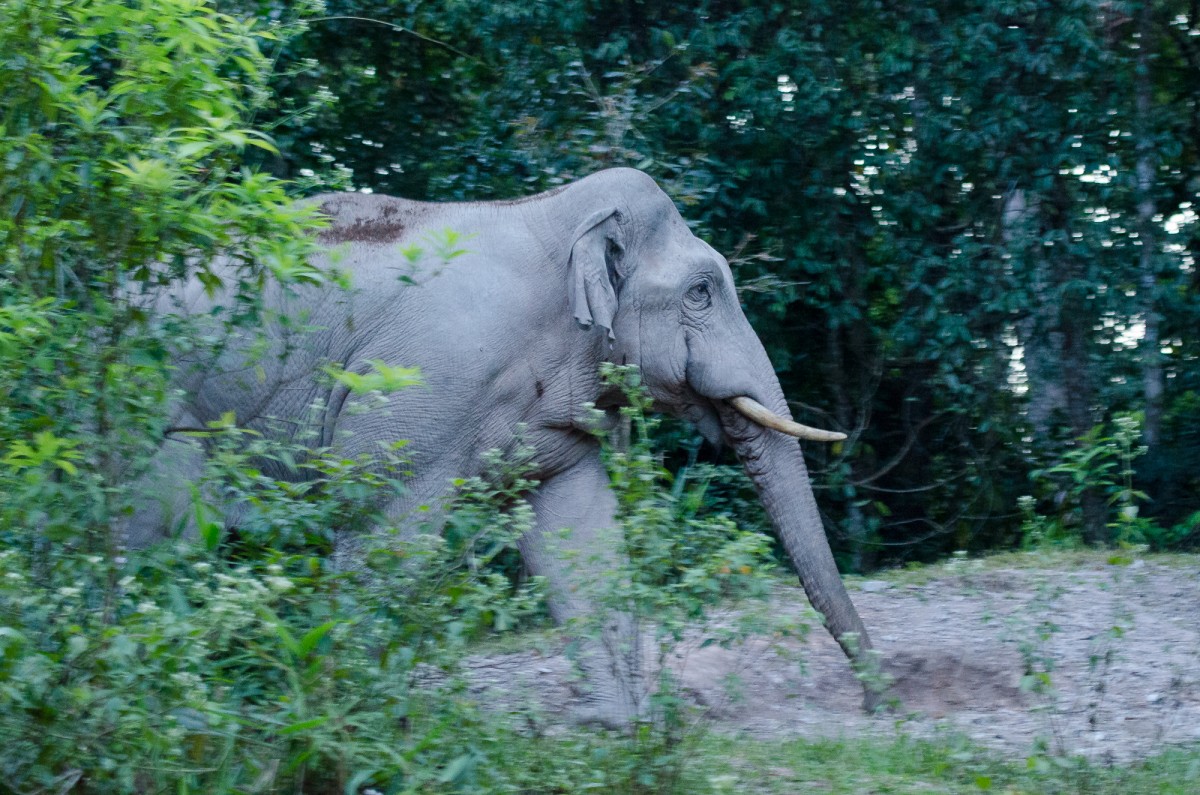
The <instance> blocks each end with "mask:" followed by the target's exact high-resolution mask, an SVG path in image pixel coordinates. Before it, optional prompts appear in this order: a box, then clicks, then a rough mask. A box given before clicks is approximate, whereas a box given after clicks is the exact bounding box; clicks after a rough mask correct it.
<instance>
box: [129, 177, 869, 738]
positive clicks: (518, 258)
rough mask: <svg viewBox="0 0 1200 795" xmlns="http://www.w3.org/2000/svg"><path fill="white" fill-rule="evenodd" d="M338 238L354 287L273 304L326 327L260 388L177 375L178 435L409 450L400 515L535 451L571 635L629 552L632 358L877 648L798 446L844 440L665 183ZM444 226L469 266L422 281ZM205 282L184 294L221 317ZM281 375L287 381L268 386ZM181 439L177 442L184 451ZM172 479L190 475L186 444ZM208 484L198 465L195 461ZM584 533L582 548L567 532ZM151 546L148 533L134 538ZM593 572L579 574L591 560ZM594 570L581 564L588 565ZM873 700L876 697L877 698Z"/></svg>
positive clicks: (616, 712) (330, 209)
mask: <svg viewBox="0 0 1200 795" xmlns="http://www.w3.org/2000/svg"><path fill="white" fill-rule="evenodd" d="M313 201H315V202H317V203H318V205H319V207H320V210H321V212H322V213H324V214H325V215H327V216H328V217H329V219H330V225H329V226H328V227H327V228H326V229H325V230H323V232H322V233H321V241H322V242H323V243H324V244H326V245H327V247H328V249H327V250H328V252H329V258H328V259H327V261H326V262H324V263H319V264H325V265H336V267H338V268H341V269H343V270H345V271H347V272H349V274H350V275H351V280H352V285H353V287H352V289H351V290H349V291H346V290H341V289H336V288H332V287H326V288H320V287H304V288H299V289H296V290H292V291H289V292H285V291H283V290H281V289H279V288H271V289H270V291H269V293H268V296H267V301H268V305H270V306H271V308H272V309H274V310H276V311H279V312H281V313H284V314H287V315H289V316H292V317H299V318H301V319H302V320H303V322H304V324H305V325H307V326H308V327H309V328H310V329H311V330H310V331H308V332H307V333H306V334H304V335H303V337H302V338H300V339H299V341H297V340H296V339H293V338H292V337H291V336H289V335H287V334H284V333H283V332H281V331H279V330H277V329H272V330H270V331H269V332H268V333H269V334H270V335H271V338H272V344H273V346H274V350H272V351H271V352H270V354H269V355H268V356H267V357H265V358H263V359H262V360H261V362H262V363H264V364H265V363H268V362H269V363H270V364H269V365H266V367H267V372H266V376H265V377H263V374H262V371H259V373H258V375H257V377H248V376H247V369H246V368H245V366H244V362H242V361H240V359H239V358H238V357H239V354H238V353H236V352H231V353H229V354H227V355H226V358H225V359H224V360H222V361H221V362H220V365H219V366H216V367H207V368H204V370H203V371H201V372H188V371H187V368H182V367H181V368H180V369H181V388H182V390H183V392H184V394H185V395H186V397H185V398H184V402H183V405H181V406H180V412H179V416H178V419H177V423H178V424H181V425H195V426H203V424H204V423H206V422H210V421H213V420H216V419H218V418H219V417H221V416H222V415H223V414H225V413H226V412H230V411H232V412H235V414H236V417H237V419H238V422H239V424H240V425H249V426H250V427H259V428H266V427H267V423H266V418H287V419H289V420H291V421H292V422H291V424H282V425H281V424H279V423H274V424H273V425H272V427H274V428H275V431H274V433H276V434H278V433H280V431H279V428H281V427H282V428H292V429H295V432H296V433H297V434H298V433H300V431H301V430H302V428H301V423H300V422H299V420H300V418H301V417H304V416H305V415H306V410H307V408H308V407H309V406H312V405H314V404H316V405H323V406H325V409H324V415H323V417H322V418H321V419H320V420H319V421H317V422H316V423H315V426H317V427H312V428H309V429H308V430H310V431H312V432H313V433H312V434H311V436H313V437H315V438H316V440H317V443H319V444H322V445H334V446H336V447H337V448H338V449H339V452H343V453H344V454H345V455H347V456H357V455H360V454H364V453H370V452H372V451H374V450H377V449H378V444H379V443H380V442H389V441H393V440H397V439H408V440H411V442H410V445H409V446H408V447H407V448H406V453H409V454H410V456H411V460H412V471H413V473H414V474H413V475H412V477H411V479H410V482H409V483H408V484H407V485H408V488H407V491H406V492H405V494H404V495H403V496H402V497H398V498H396V499H395V501H394V502H393V503H392V504H390V505H389V506H387V511H388V515H389V516H392V517H395V518H397V519H399V520H401V521H403V517H405V516H406V515H409V514H410V512H411V511H413V510H414V509H415V508H416V507H417V506H420V505H427V504H436V503H437V502H438V501H439V500H440V499H441V498H442V497H444V496H445V495H446V493H447V492H448V490H449V489H450V482H451V480H452V479H453V478H457V477H465V476H470V475H474V474H479V471H480V468H481V455H482V454H483V453H484V452H485V451H487V450H489V449H492V448H502V449H504V448H508V447H511V445H512V444H513V439H514V433H515V432H516V429H517V428H518V426H523V427H524V431H523V436H522V439H523V441H524V442H525V443H526V444H528V445H531V446H532V447H533V448H534V450H535V451H536V452H535V455H534V460H536V462H537V463H538V467H539V469H538V471H537V473H536V477H537V479H538V481H539V485H538V487H537V488H536V490H535V491H534V492H533V493H531V494H530V495H529V499H530V502H531V504H532V506H533V509H534V512H535V515H536V527H535V529H534V530H533V532H531V533H529V534H527V535H526V536H525V537H524V538H522V539H521V541H520V548H521V553H522V556H523V558H524V562H525V565H526V566H527V568H528V569H529V570H530V572H531V573H533V574H535V575H541V576H543V577H545V578H546V581H547V584H548V592H549V597H548V598H549V609H550V612H551V614H552V616H553V618H554V619H555V620H556V621H558V622H565V621H568V620H569V619H572V618H576V617H583V616H586V615H588V614H589V611H590V610H591V609H592V608H591V605H590V604H589V600H588V599H587V598H586V597H585V596H583V595H582V591H581V589H580V588H579V586H580V585H581V584H582V583H583V582H584V581H586V580H588V579H592V578H593V575H594V574H596V573H598V572H591V573H589V571H587V567H588V566H591V567H604V566H605V563H604V561H605V559H606V557H607V559H608V560H609V561H610V562H611V561H612V560H613V556H614V555H615V554H617V553H616V551H615V549H613V547H614V544H613V542H612V533H611V532H606V530H607V529H609V528H612V527H613V526H614V525H615V521H614V514H615V510H616V500H615V499H614V497H613V495H612V493H611V492H610V490H609V483H608V477H607V475H606V473H605V470H604V468H603V467H602V465H601V461H600V455H599V449H598V445H597V441H596V439H595V437H594V435H593V434H592V433H591V432H590V431H589V429H588V427H587V423H588V422H589V421H592V420H589V416H594V415H590V414H589V413H588V412H587V410H586V409H585V405H586V404H593V405H595V406H597V407H599V408H602V409H605V408H607V409H609V410H612V409H613V407H615V406H616V405H617V404H618V403H619V402H620V400H621V395H620V394H618V393H617V391H616V390H613V389H612V388H611V387H606V385H605V384H604V383H603V382H602V380H601V378H600V377H599V373H598V371H599V366H600V364H601V362H604V361H610V362H615V363H618V364H626V363H631V364H636V365H638V366H639V367H640V369H641V373H642V379H643V382H644V383H645V385H646V387H647V388H648V390H649V392H650V394H651V395H652V396H653V398H654V400H655V405H656V408H661V409H662V410H664V411H666V412H669V413H672V414H675V415H677V416H682V417H684V418H686V419H688V420H691V421H692V422H694V423H695V424H696V425H697V426H698V428H699V429H700V431H701V432H702V433H703V434H704V435H705V436H706V437H707V438H709V439H710V440H712V441H722V440H723V441H724V442H726V443H728V444H730V445H731V446H732V447H733V449H734V450H735V451H736V452H737V455H738V456H739V458H740V459H741V461H742V462H743V464H744V466H745V468H746V470H747V472H748V473H749V475H750V477H751V478H752V480H753V481H754V484H755V486H756V488H757V490H758V493H759V495H760V498H761V499H762V503H763V505H764V506H765V508H766V511H767V513H768V515H769V516H770V518H771V521H772V522H773V524H774V526H775V528H776V529H777V531H778V533H779V537H780V539H781V541H782V544H783V546H784V548H785V549H786V551H787V554H788V555H789V556H790V558H791V560H792V563H793V564H794V566H795V568H796V571H797V573H798V574H799V577H800V581H801V583H802V584H803V586H804V590H805V591H806V593H807V594H808V597H809V599H810V601H811V602H812V604H813V607H815V608H816V610H817V611H819V612H820V613H821V615H822V616H823V620H824V624H825V626H826V627H827V628H828V630H829V631H830V633H832V635H833V636H834V637H835V638H836V639H837V641H838V642H839V644H841V646H842V648H843V649H844V650H845V652H846V653H847V655H848V656H849V657H850V658H851V660H852V661H854V662H855V663H856V666H857V667H859V668H861V667H863V666H866V665H869V664H870V660H871V642H870V639H869V638H868V635H867V632H866V630H865V629H864V627H863V624H862V621H861V620H860V619H859V616H858V613H857V612H856V610H855V608H854V605H853V604H852V603H851V601H850V598H849V596H848V595H847V593H846V590H845V588H844V586H843V584H842V581H841V578H840V577H839V575H838V571H837V568H836V566H835V564H834V560H833V556H832V555H831V553H830V549H829V544H828V542H827V540H826V538H825V533H824V529H823V528H822V525H821V519H820V515H819V513H818V511H817V506H816V502H815V501H814V499H813V492H812V488H811V486H810V483H809V477H808V473H807V470H806V468H805V464H804V458H803V455H802V453H801V449H800V446H799V444H798V443H797V440H796V438H793V437H794V436H799V437H807V438H814V439H818V440H820V439H824V440H831V439H834V438H841V437H840V435H837V434H824V433H822V432H819V431H815V430H814V429H806V428H804V426H799V425H796V424H795V423H792V422H791V414H790V411H789V409H788V404H787V402H786V400H785V399H784V395H783V392H782V390H781V388H780V385H779V381H778V379H777V378H776V376H775V373H774V370H773V368H772V366H771V362H770V361H769V359H768V358H767V354H766V352H765V351H764V349H763V346H762V344H761V343H760V341H759V339H758V337H757V336H756V335H755V333H754V331H753V329H752V328H751V327H750V324H749V322H748V321H747V320H746V317H745V315H744V314H743V313H742V310H741V307H740V305H739V301H738V296H737V293H736V291H735V288H734V281H733V276H732V273H731V271H730V269H729V265H728V263H727V262H726V261H725V259H724V258H723V257H722V256H721V255H720V254H719V253H717V252H716V251H715V250H714V249H713V248H712V247H711V246H709V245H708V244H707V243H705V242H704V241H702V240H700V239H699V238H697V237H696V236H695V235H693V234H692V232H691V231H690V230H689V229H688V227H687V225H686V223H685V222H684V220H683V219H682V218H681V217H680V215H679V212H678V211H677V210H676V208H675V205H674V203H673V202H672V201H671V199H670V198H669V197H668V196H667V195H666V194H665V193H664V192H663V191H662V190H661V189H660V188H659V187H658V185H657V184H656V183H655V182H654V180H653V179H652V178H650V177H649V176H647V175H645V174H643V173H642V172H640V171H636V170H633V169H624V168H621V169H612V170H607V171H602V172H599V173H596V174H593V175H591V176H589V177H586V178H584V179H581V180H579V181H577V182H574V183H571V184H568V185H566V186H563V187H560V188H557V189H555V190H552V191H549V192H547V193H543V194H540V195H537V196H533V197H530V198H527V199H522V200H518V201H507V202H503V201H502V202H482V203H467V204H433V203H422V202H415V201H408V200H404V199H398V198H391V197H387V196H381V195H368V194H361V193H352V194H337V195H326V196H321V197H317V198H316V199H314V200H313ZM446 229H450V230H454V231H455V232H457V233H459V234H460V235H463V236H464V237H463V241H464V242H463V243H462V244H461V247H462V248H464V249H466V250H467V253H465V254H463V255H462V256H460V257H458V258H456V259H454V260H453V261H452V262H450V263H441V264H440V265H439V266H438V267H437V268H436V271H431V272H429V273H418V274H417V275H416V277H417V281H419V282H421V284H420V286H417V287H413V286H411V285H406V284H405V283H404V281H403V280H401V279H400V278H398V277H399V276H400V275H402V274H404V273H405V261H404V258H403V257H402V256H401V254H400V251H401V249H402V248H404V247H405V246H410V245H414V244H417V245H420V244H421V242H422V241H428V240H429V238H430V236H431V235H436V234H438V233H440V232H442V231H443V230H446ZM213 301H214V299H212V298H211V297H208V296H206V295H205V294H204V291H203V290H201V289H200V288H199V287H198V285H189V286H188V287H186V288H184V289H183V290H181V291H178V292H177V293H176V294H175V295H173V296H172V302H173V303H174V304H175V305H177V306H183V307H184V308H185V311H188V312H208V311H210V310H211V309H212V306H213ZM370 360H383V361H384V362H387V363H388V364H390V365H406V366H414V365H415V366H419V367H420V370H421V376H422V379H423V381H424V385H423V386H421V387H414V388H410V389H406V390H403V391H401V392H399V393H396V394H395V395H393V396H392V397H391V400H390V403H389V406H388V408H387V410H384V411H366V412H358V411H352V410H350V409H351V407H352V406H353V404H354V403H355V401H356V400H358V399H359V398H358V397H357V396H355V395H354V394H352V393H350V392H349V391H348V390H347V389H346V388H345V387H343V386H342V385H340V384H337V383H332V384H331V383H330V382H329V379H322V378H317V377H315V374H316V373H317V372H318V371H319V369H320V367H321V366H323V365H326V364H328V363H330V362H336V363H340V364H342V365H343V366H344V367H345V368H346V369H347V370H352V371H358V372H369V367H368V365H367V362H369V361H370ZM272 369H274V371H272ZM179 444H180V443H179V442H168V443H167V446H166V447H167V448H170V447H171V446H172V445H179ZM162 455H163V456H164V458H165V459H167V460H168V463H166V464H164V468H165V469H174V470H176V471H187V470H188V469H189V466H188V465H185V464H181V463H180V462H179V461H178V459H179V458H180V456H181V454H180V452H179V450H177V449H176V450H171V449H164V451H163V453H162ZM192 468H193V469H194V465H192ZM563 528H569V529H570V532H569V533H566V534H564V533H561V532H560V530H562V529H563ZM138 532H139V530H138V529H137V528H136V527H134V529H132V530H131V534H132V536H135V537H136V536H137V534H138ZM582 560H589V561H593V562H592V563H589V564H586V565H581V564H580V562H579V561H582ZM581 569H582V570H581ZM630 631H631V630H630V629H629V627H628V626H625V625H624V624H623V622H622V621H620V620H619V619H618V620H616V621H614V622H613V623H612V625H611V626H609V628H608V629H607V630H606V632H605V634H604V637H603V638H602V640H600V641H595V642H594V643H593V644H592V647H591V648H590V650H588V651H587V652H586V653H584V654H583V655H582V656H581V658H580V661H581V664H582V666H583V668H584V674H585V679H586V680H587V681H588V682H589V683H590V687H589V688H587V689H588V690H589V696H588V697H587V698H588V701H589V704H588V705H587V707H586V709H587V712H588V714H590V715H593V716H594V717H595V719H596V720H597V721H599V722H601V723H605V724H609V725H617V724H621V723H623V722H626V721H627V720H629V719H630V718H631V717H633V716H634V715H636V714H637V713H638V712H639V711H640V710H641V709H642V705H641V704H640V703H639V698H640V697H639V695H638V690H639V688H638V684H637V678H638V669H639V665H638V664H637V662H636V661H634V660H631V659H629V657H630V655H629V654H628V649H629V647H630V644H629V643H627V641H628V633H629V632H630ZM866 690H867V694H866V699H865V701H864V704H865V706H867V707H868V708H873V707H874V706H875V704H876V703H877V701H878V697H877V696H876V695H875V694H874V692H873V690H872V689H871V688H869V687H868V688H866Z"/></svg>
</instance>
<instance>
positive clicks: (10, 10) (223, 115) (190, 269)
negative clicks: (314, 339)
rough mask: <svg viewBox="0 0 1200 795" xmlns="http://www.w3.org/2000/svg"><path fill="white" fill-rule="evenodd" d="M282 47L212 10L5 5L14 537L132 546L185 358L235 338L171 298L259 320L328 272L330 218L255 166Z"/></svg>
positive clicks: (8, 418) (7, 509) (2, 179)
mask: <svg viewBox="0 0 1200 795" xmlns="http://www.w3.org/2000/svg"><path fill="white" fill-rule="evenodd" d="M277 41H278V35H277V31H272V30H269V29H265V28H259V27H257V26H256V25H255V24H254V23H252V22H246V21H243V20H241V19H238V18H236V17H233V16H229V15H226V14H222V13H219V12H218V11H216V10H215V9H214V8H213V7H212V6H211V5H210V4H208V3H207V2H168V3H165V4H164V3H133V4H129V3H111V2H105V1H104V0H85V1H84V2H58V1H57V0H55V1H54V2H49V3H40V2H39V3H31V2H13V3H6V4H4V5H3V7H2V8H0V95H2V96H4V98H5V101H4V107H3V110H2V111H0V293H2V295H3V298H2V299H0V389H2V390H3V394H4V395H5V398H6V399H5V400H4V402H3V406H2V407H0V462H2V463H0V493H4V494H7V495H10V497H11V499H8V500H6V501H4V503H3V504H0V520H2V521H3V525H2V526H0V534H4V536H5V537H6V538H9V539H11V538H12V537H13V535H14V534H16V535H21V534H30V535H31V534H32V533H33V530H34V528H38V529H39V531H40V533H41V534H42V535H43V536H45V537H47V538H50V539H53V540H54V541H55V542H57V543H65V544H69V545H79V546H81V547H83V548H86V549H90V550H92V551H95V552H104V553H106V554H110V555H111V554H113V553H114V549H115V545H116V539H115V538H114V537H113V536H112V533H111V528H112V527H114V525H115V522H116V520H117V518H118V517H120V516H122V515H123V514H125V513H126V512H128V511H129V510H130V500H131V495H130V494H129V489H128V485H129V483H131V482H132V481H133V479H134V478H133V476H134V475H136V474H137V472H138V470H139V468H141V467H144V466H145V465H146V462H147V461H148V460H149V455H150V453H151V452H152V451H153V450H154V448H155V447H156V446H157V444H158V441H157V440H158V438H159V437H160V434H161V431H162V430H163V427H164V423H165V421H164V414H165V405H166V403H167V401H168V399H169V397H170V393H169V387H168V382H169V381H168V379H169V377H170V373H169V368H168V350H171V349H175V350H178V349H179V348H180V347H186V348H190V349H191V350H192V351H193V352H203V351H204V350H206V349H213V348H215V347H217V346H219V345H220V344H221V342H222V339H221V336H222V335H221V333H220V332H219V331H218V333H216V334H215V335H210V336H208V337H200V336H199V335H197V334H195V333H194V332H193V331H192V330H190V329H189V328H188V326H187V324H185V323H184V322H183V321H180V320H179V319H177V318H170V317H162V315H161V311H162V310H163V309H165V308H166V307H165V305H164V304H163V303H158V302H161V301H162V296H163V295H165V293H166V291H167V290H169V289H171V288H172V287H174V286H177V285H179V284H181V283H183V282H186V281H188V280H192V282H193V283H194V284H196V285H197V286H198V287H202V288H203V289H204V290H205V291H207V292H208V293H209V294H211V295H216V294H218V293H220V294H222V295H223V296H225V299H224V300H225V301H226V303H228V304H229V306H228V308H229V310H230V311H229V313H228V323H227V325H231V324H239V323H241V324H247V323H251V322H257V319H258V315H259V312H260V306H259V296H260V295H261V292H262V289H263V286H264V285H265V284H266V282H267V281H268V280H274V281H278V282H281V283H284V284H297V283H311V282H320V281H323V280H324V278H325V276H324V275H323V274H322V273H321V272H320V271H318V270H317V269H316V268H314V267H313V266H312V265H310V264H309V258H308V255H309V254H310V252H311V251H312V249H313V246H314V245H315V243H314V241H313V238H312V236H311V235H310V234H309V233H310V232H311V231H312V230H313V229H314V228H315V226H316V221H315V219H314V218H313V213H312V210H311V209H310V208H306V207H303V206H301V205H297V204H295V203H294V202H292V201H291V199H290V197H289V196H288V195H287V193H286V192H285V184H284V183H283V182H281V181H279V180H277V179H275V178H274V177H271V176H269V175H267V174H264V173H259V172H255V171H252V170H249V169H247V168H246V164H245V157H246V154H247V152H248V151H261V152H271V153H274V152H275V151H276V150H275V147H274V145H273V144H272V142H271V141H270V139H269V138H268V137H267V136H266V135H265V134H264V133H263V132H262V131H261V130H260V129H257V128H256V127H255V126H254V124H253V119H254V116H255V114H256V113H258V112H260V111H262V110H263V109H265V108H266V107H267V106H268V105H269V104H270V102H271V98H270V95H269V93H268V91H267V83H268V80H269V78H270V75H271V62H270V60H269V59H268V58H267V57H266V56H265V55H264V54H263V52H262V50H261V46H262V44H263V42H268V43H276V42H277ZM156 304H157V305H156ZM151 321H153V322H151ZM185 340H186V341H187V342H186V343H185V342H184V341H185ZM28 537H29V536H26V539H27V538H28Z"/></svg>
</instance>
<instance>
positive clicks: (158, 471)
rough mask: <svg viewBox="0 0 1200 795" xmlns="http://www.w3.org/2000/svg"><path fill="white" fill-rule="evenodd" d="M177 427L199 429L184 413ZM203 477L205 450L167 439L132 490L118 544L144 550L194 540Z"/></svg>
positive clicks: (188, 442) (188, 441) (190, 441)
mask: <svg viewBox="0 0 1200 795" xmlns="http://www.w3.org/2000/svg"><path fill="white" fill-rule="evenodd" d="M172 424H174V425H179V426H186V427H200V423H199V421H198V420H197V419H196V418H195V417H193V416H192V415H191V414H190V413H186V412H182V413H180V414H179V416H177V417H176V418H175V421H174V422H173V423H172ZM203 474H204V449H203V448H202V447H201V445H200V443H199V442H198V441H196V440H194V439H174V438H172V439H166V440H165V441H164V442H163V444H162V446H161V447H159V449H158V452H156V453H155V454H154V457H153V459H152V460H151V462H150V466H149V467H147V469H146V474H145V475H143V476H142V477H141V478H140V479H139V480H138V481H137V483H136V484H135V485H134V487H133V494H134V500H133V505H132V513H131V514H130V516H128V517H126V518H125V519H124V520H123V521H122V522H120V523H119V524H118V526H117V528H116V538H117V540H118V543H119V544H120V545H121V546H123V547H127V548H130V549H144V548H146V547H148V546H150V545H152V544H155V543H157V542H159V541H163V540H165V539H168V538H171V537H172V536H175V535H182V536H183V537H185V538H191V537H194V536H195V534H196V525H195V522H194V521H193V517H192V515H191V514H192V489H191V487H192V486H193V485H194V484H198V483H199V482H200V478H201V476H202V475H203Z"/></svg>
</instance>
